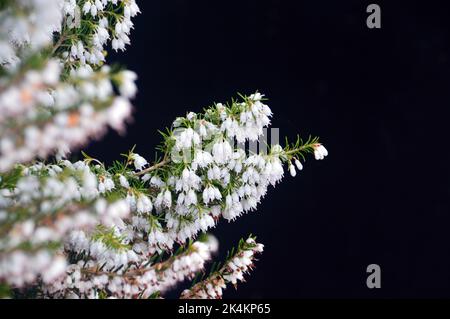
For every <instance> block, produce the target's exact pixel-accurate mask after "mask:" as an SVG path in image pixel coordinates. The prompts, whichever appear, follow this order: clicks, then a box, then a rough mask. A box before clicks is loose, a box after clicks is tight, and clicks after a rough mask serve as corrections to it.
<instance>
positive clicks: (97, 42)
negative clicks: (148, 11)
mask: <svg viewBox="0 0 450 319" xmlns="http://www.w3.org/2000/svg"><path fill="white" fill-rule="evenodd" d="M139 12H140V10H139V7H138V6H137V4H136V2H135V0H83V1H76V0H65V3H64V13H65V14H66V15H67V17H66V19H65V21H66V23H65V25H64V29H63V32H62V33H61V37H60V40H61V42H60V44H61V45H62V44H64V43H66V44H67V49H66V48H64V47H61V49H60V54H61V57H62V58H63V59H64V60H65V61H66V62H69V63H71V64H73V63H74V62H77V61H78V62H80V64H81V65H84V64H91V65H100V64H102V63H104V62H105V58H106V56H105V51H104V50H105V45H106V44H107V43H108V41H111V45H112V48H113V49H114V50H116V51H118V50H122V51H123V50H125V46H126V45H129V44H130V38H129V35H130V31H131V29H133V22H132V21H131V18H133V17H135V16H136V15H137V14H138V13H139ZM85 21H89V22H94V23H93V24H91V23H87V22H85Z"/></svg>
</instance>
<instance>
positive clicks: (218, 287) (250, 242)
mask: <svg viewBox="0 0 450 319" xmlns="http://www.w3.org/2000/svg"><path fill="white" fill-rule="evenodd" d="M263 249H264V245H262V244H258V243H256V241H255V239H254V238H252V237H249V238H248V239H247V240H246V241H245V243H241V247H240V248H239V251H238V252H237V253H236V254H235V255H233V256H231V258H229V260H228V261H227V262H226V263H225V265H224V266H223V267H221V268H220V269H219V270H218V271H217V272H215V273H213V274H211V275H209V276H208V278H207V279H205V280H202V281H201V282H199V283H197V284H196V285H194V286H193V287H192V288H190V289H186V290H184V291H183V292H182V294H181V298H182V299H220V298H222V294H223V290H224V289H225V288H226V286H227V284H228V283H231V284H232V285H234V286H236V285H237V283H238V281H244V274H246V273H248V272H249V271H250V270H251V269H252V267H253V262H254V260H255V255H256V254H259V253H262V251H263Z"/></svg>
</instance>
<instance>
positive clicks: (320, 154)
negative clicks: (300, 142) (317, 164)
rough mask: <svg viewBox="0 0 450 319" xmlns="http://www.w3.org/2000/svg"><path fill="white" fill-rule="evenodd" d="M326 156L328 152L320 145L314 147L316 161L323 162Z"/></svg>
mask: <svg viewBox="0 0 450 319" xmlns="http://www.w3.org/2000/svg"><path fill="white" fill-rule="evenodd" d="M327 155H328V151H327V149H326V148H325V147H324V146H323V145H322V144H316V145H314V157H315V158H316V160H323V159H324V158H325V156H327Z"/></svg>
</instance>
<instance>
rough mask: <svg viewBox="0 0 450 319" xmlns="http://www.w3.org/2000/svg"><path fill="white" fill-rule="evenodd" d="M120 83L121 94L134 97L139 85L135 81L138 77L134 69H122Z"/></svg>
mask: <svg viewBox="0 0 450 319" xmlns="http://www.w3.org/2000/svg"><path fill="white" fill-rule="evenodd" d="M119 78H120V85H119V90H120V94H121V95H123V96H125V97H127V98H133V97H134V96H135V95H136V92H137V87H136V84H135V81H136V79H137V75H136V73H134V72H132V71H128V70H126V71H122V72H120V74H119Z"/></svg>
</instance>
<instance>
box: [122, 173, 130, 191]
mask: <svg viewBox="0 0 450 319" xmlns="http://www.w3.org/2000/svg"><path fill="white" fill-rule="evenodd" d="M119 182H120V186H122V187H123V188H127V189H128V188H130V184H129V183H128V180H127V178H126V177H125V176H123V175H120V176H119Z"/></svg>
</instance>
